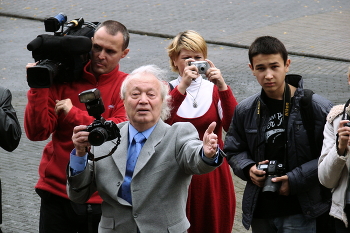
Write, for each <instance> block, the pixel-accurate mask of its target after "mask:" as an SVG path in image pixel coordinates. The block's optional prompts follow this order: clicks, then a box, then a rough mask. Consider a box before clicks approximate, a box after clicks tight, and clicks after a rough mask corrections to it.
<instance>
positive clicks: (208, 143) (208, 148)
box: [203, 122, 218, 158]
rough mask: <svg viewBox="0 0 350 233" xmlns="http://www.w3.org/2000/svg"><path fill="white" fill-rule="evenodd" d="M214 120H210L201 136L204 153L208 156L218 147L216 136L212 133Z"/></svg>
mask: <svg viewBox="0 0 350 233" xmlns="http://www.w3.org/2000/svg"><path fill="white" fill-rule="evenodd" d="M215 127H216V122H212V123H211V124H210V125H209V127H208V129H207V130H206V131H205V133H204V136H203V150H204V155H205V156H206V157H208V158H212V157H214V156H215V153H216V151H217V148H218V136H217V135H216V134H215V133H214V129H215Z"/></svg>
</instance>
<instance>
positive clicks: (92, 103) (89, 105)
mask: <svg viewBox="0 0 350 233" xmlns="http://www.w3.org/2000/svg"><path fill="white" fill-rule="evenodd" d="M79 100H80V102H81V103H85V106H86V110H87V111H88V113H89V115H90V116H93V117H95V118H96V119H95V120H94V121H93V122H92V123H91V124H90V125H88V126H87V128H86V131H88V132H90V134H89V136H88V140H89V143H90V144H91V145H93V146H100V145H102V144H103V143H104V142H106V141H110V140H113V139H115V138H120V132H119V128H118V126H117V125H116V124H115V123H114V122H113V121H106V120H105V119H104V118H103V117H102V116H101V114H102V113H103V112H104V111H105V108H104V105H103V102H102V98H101V94H100V91H99V90H98V89H97V88H94V89H90V90H86V91H83V92H81V93H80V94H79Z"/></svg>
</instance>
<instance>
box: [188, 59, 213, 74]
mask: <svg viewBox="0 0 350 233" xmlns="http://www.w3.org/2000/svg"><path fill="white" fill-rule="evenodd" d="M189 65H190V66H193V65H194V66H196V67H197V69H198V73H199V74H205V73H206V72H207V70H208V69H209V68H210V65H209V63H208V62H207V61H192V62H189Z"/></svg>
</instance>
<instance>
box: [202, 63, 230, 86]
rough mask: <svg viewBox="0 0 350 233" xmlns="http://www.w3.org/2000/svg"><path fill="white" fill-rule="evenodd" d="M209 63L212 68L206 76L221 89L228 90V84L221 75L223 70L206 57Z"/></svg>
mask: <svg viewBox="0 0 350 233" xmlns="http://www.w3.org/2000/svg"><path fill="white" fill-rule="evenodd" d="M205 60H206V61H207V62H208V63H209V65H210V68H209V69H208V70H207V72H206V76H207V78H208V80H209V81H210V82H212V83H214V84H215V85H216V86H217V87H218V88H219V91H226V90H227V85H226V83H225V80H224V78H223V77H222V75H221V71H220V70H219V69H218V68H216V67H215V65H214V63H213V62H212V61H210V60H208V59H205Z"/></svg>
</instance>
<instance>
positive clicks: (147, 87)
mask: <svg viewBox="0 0 350 233" xmlns="http://www.w3.org/2000/svg"><path fill="white" fill-rule="evenodd" d="M162 103H163V99H162V97H161V86H160V83H159V81H158V79H157V78H156V77H154V76H153V75H152V74H145V73H140V74H136V75H135V76H134V77H132V79H131V80H129V82H128V83H127V85H126V93H125V99H124V106H125V110H126V113H127V115H128V118H129V121H130V123H131V124H132V125H133V126H134V127H135V128H136V129H137V130H139V131H144V130H146V129H149V128H151V127H152V126H154V125H155V124H156V123H157V122H158V120H159V119H160V114H161V111H162Z"/></svg>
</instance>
